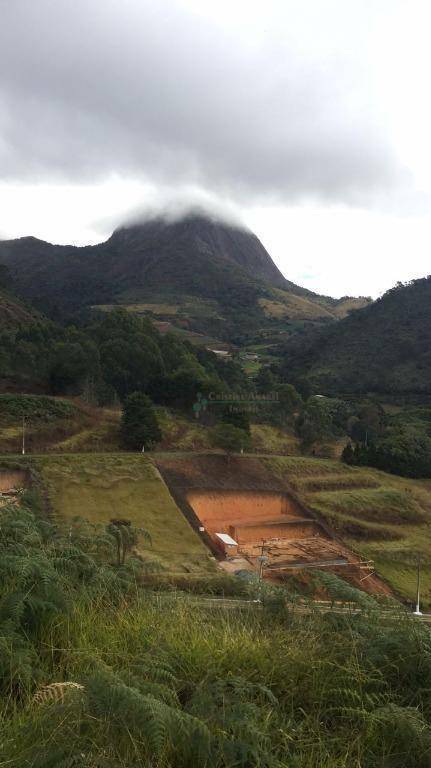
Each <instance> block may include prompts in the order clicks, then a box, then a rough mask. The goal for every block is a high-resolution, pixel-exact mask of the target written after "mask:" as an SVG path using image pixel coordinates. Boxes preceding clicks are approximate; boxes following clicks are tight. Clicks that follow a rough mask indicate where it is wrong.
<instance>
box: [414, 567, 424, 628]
mask: <svg viewBox="0 0 431 768" xmlns="http://www.w3.org/2000/svg"><path fill="white" fill-rule="evenodd" d="M420 587H421V556H420V555H418V563H417V574H416V610H415V611H413V615H414V616H422V611H421V609H420Z"/></svg>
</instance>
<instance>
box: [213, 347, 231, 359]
mask: <svg viewBox="0 0 431 768" xmlns="http://www.w3.org/2000/svg"><path fill="white" fill-rule="evenodd" d="M207 349H208V351H209V352H213V353H214V354H215V355H217V357H221V358H223V359H225V360H228V358H229V357H232V355H231V353H230V352H228V350H227V349H211V348H210V347H207Z"/></svg>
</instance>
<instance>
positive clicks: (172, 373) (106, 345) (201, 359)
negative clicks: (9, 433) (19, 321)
mask: <svg viewBox="0 0 431 768" xmlns="http://www.w3.org/2000/svg"><path fill="white" fill-rule="evenodd" d="M0 377H1V379H2V380H3V382H4V385H5V387H7V386H12V387H13V388H14V389H17V388H21V389H26V390H27V391H28V390H36V391H44V392H46V393H49V394H66V395H76V394H82V393H83V392H86V393H88V394H89V396H91V397H92V398H93V399H94V401H95V402H98V403H100V404H102V405H103V404H106V403H107V402H109V401H110V400H111V401H112V400H113V399H114V398H115V397H117V398H119V399H120V400H124V398H126V397H127V396H128V395H130V394H132V393H133V392H136V391H140V392H145V393H146V394H148V395H149V396H150V397H151V398H152V399H153V400H155V401H156V402H159V403H163V404H168V405H174V406H178V407H191V405H192V404H193V402H194V401H195V399H196V396H197V393H198V392H201V393H203V394H206V393H209V392H211V391H214V392H221V391H223V390H228V389H229V388H235V387H239V386H240V385H241V384H243V383H244V380H245V379H244V374H243V373H242V371H241V368H240V366H239V365H238V364H237V363H235V362H233V361H229V362H228V363H225V362H224V361H220V360H218V359H217V357H216V355H214V354H213V353H211V352H209V351H207V350H200V351H196V349H195V348H194V347H193V346H192V345H191V344H190V343H189V342H187V341H183V340H181V339H179V338H178V336H175V335H173V334H168V335H166V336H161V335H160V334H159V333H158V331H157V330H156V329H155V328H154V326H153V325H152V324H151V322H150V321H149V320H148V319H146V318H139V317H135V316H133V315H131V314H128V313H127V312H125V311H123V310H118V311H115V312H111V313H107V314H106V315H105V316H102V317H101V318H100V319H98V320H96V321H94V320H93V322H91V323H87V324H86V325H85V326H81V327H75V326H68V327H66V328H64V327H62V326H60V325H57V324H55V323H52V322H48V321H46V322H41V323H35V324H33V325H31V326H30V327H27V328H23V329H18V330H11V331H8V332H3V333H2V334H1V336H0Z"/></svg>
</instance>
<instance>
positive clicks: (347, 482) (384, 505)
mask: <svg viewBox="0 0 431 768" xmlns="http://www.w3.org/2000/svg"><path fill="white" fill-rule="evenodd" d="M262 461H263V462H264V464H265V465H266V466H267V468H268V469H269V470H270V471H271V472H273V473H274V474H275V475H276V476H277V477H278V478H280V479H283V480H284V481H286V482H288V483H289V485H290V486H291V487H292V488H293V489H294V491H295V492H296V494H297V495H298V497H299V498H300V499H301V501H302V502H303V503H304V504H306V505H307V506H308V507H309V509H311V510H312V511H313V512H314V513H316V514H317V515H319V516H320V517H321V518H322V519H323V520H324V521H325V522H326V523H328V524H329V525H330V526H331V528H332V529H333V530H334V531H336V533H337V534H338V535H339V536H340V537H342V539H343V541H344V542H345V543H346V544H347V545H348V546H350V547H351V548H352V549H353V550H355V551H356V552H358V553H360V554H361V555H362V556H363V557H364V558H366V559H368V558H369V559H372V560H373V561H374V565H375V568H376V570H377V572H378V573H379V574H380V575H381V576H382V577H383V578H384V579H385V580H386V581H387V582H388V584H389V585H390V586H391V587H392V588H393V589H394V590H395V591H396V593H398V594H399V595H400V596H401V597H403V598H407V599H409V600H413V599H414V597H415V594H416V573H417V559H418V556H420V560H421V572H422V588H423V589H422V591H423V597H424V599H425V602H426V604H427V605H428V606H430V605H431V482H430V481H425V480H423V481H420V480H408V479H405V478H399V477H395V476H393V475H388V474H386V473H384V472H379V471H378V470H372V469H363V468H354V467H347V466H346V465H344V464H341V463H340V462H337V461H331V460H326V459H308V458H303V457H281V456H280V457H273V458H272V457H269V458H268V457H267V458H264V459H262Z"/></svg>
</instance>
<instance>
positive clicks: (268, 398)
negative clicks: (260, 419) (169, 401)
mask: <svg viewBox="0 0 431 768" xmlns="http://www.w3.org/2000/svg"><path fill="white" fill-rule="evenodd" d="M271 403H278V392H266V393H264V394H262V393H256V392H235V393H231V394H227V395H220V394H219V393H217V392H210V393H209V394H208V395H203V394H202V393H201V392H198V394H197V395H196V401H195V402H194V403H193V412H194V414H195V416H196V418H197V419H198V418H199V417H200V416H201V415H202V414H203V413H205V411H207V410H209V409H210V408H211V406H217V405H218V406H224V407H225V409H227V410H228V411H230V412H231V413H258V411H259V406H262V405H270V404H271Z"/></svg>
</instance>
